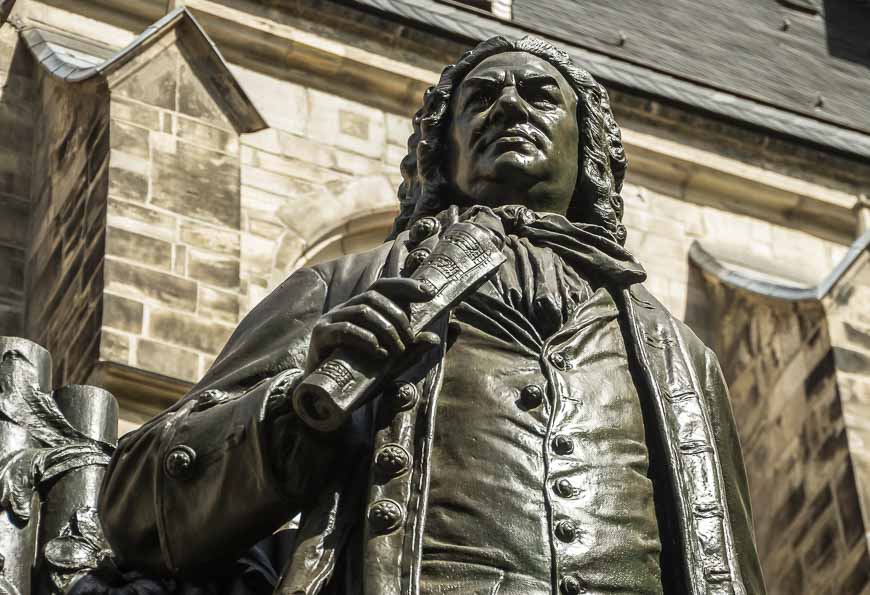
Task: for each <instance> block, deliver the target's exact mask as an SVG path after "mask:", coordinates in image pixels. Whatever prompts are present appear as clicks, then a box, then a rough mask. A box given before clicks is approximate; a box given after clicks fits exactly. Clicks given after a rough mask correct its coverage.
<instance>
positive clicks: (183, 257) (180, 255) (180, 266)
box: [172, 244, 187, 277]
mask: <svg viewBox="0 0 870 595" xmlns="http://www.w3.org/2000/svg"><path fill="white" fill-rule="evenodd" d="M172 272H173V273H175V274H176V275H181V276H182V277H185V276H187V246H185V245H183V244H175V245H174V246H173V247H172Z"/></svg>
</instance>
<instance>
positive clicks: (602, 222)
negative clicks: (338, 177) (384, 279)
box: [390, 37, 627, 244]
mask: <svg viewBox="0 0 870 595" xmlns="http://www.w3.org/2000/svg"><path fill="white" fill-rule="evenodd" d="M504 52H526V53H529V54H532V55H533V56H537V57H538V58H541V59H542V60H546V61H547V62H549V63H550V64H551V65H553V66H554V67H555V68H556V69H557V70H558V71H559V72H560V73H561V74H562V76H564V77H565V80H566V81H567V82H568V84H569V85H570V86H571V88H573V89H574V92H575V93H576V94H577V122H578V124H579V128H580V150H579V151H578V152H579V159H580V163H579V169H578V177H577V185H576V187H575V189H574V196H573V197H572V200H571V203H570V206H569V208H568V213H567V217H568V219H570V220H571V221H576V222H584V223H591V224H595V225H599V226H601V227H602V228H604V229H605V230H606V231H607V232H609V233H610V234H611V235H612V236H613V238H614V239H616V240H617V241H618V242H619V243H621V244H624V243H625V236H626V231H625V226H623V225H622V223H621V220H622V213H623V201H622V196H621V195H620V192H621V191H622V181H623V178H624V177H625V168H626V165H627V162H626V158H625V151H624V149H623V146H622V135H621V133H620V131H619V126H618V125H617V124H616V120H615V119H614V117H613V112H612V111H611V109H610V99H609V98H608V95H607V91H605V89H604V87H602V86H601V85H600V84H598V82H597V81H596V80H595V79H594V78H592V75H591V74H589V72H587V71H586V70H584V69H582V68H580V67H578V66H576V65H575V64H574V63H573V62H572V61H571V58H570V57H569V56H568V54H566V53H565V52H563V51H562V50H560V49H558V48H556V47H554V46H552V45H551V44H549V43H547V42H545V41H543V40H541V39H537V38H534V37H524V38H522V39H519V40H509V39H506V38H504V37H493V38H491V39H488V40H486V41H484V42H481V43H480V44H478V45H477V46H476V47H474V48H472V49H471V50H468V51H467V52H465V53H464V54H463V55H462V57H461V58H460V59H459V61H458V62H457V63H456V64H451V65H449V66H447V67H446V68H445V69H444V70H443V72H442V73H441V78H440V80H439V81H438V83H437V84H436V85H435V86H434V87H429V89H427V90H426V93H425V94H424V96H423V106H422V107H421V108H420V109H419V110H418V111H417V113H416V114H415V115H414V119H413V132H412V133H411V136H410V137H409V138H408V153H407V155H406V156H405V158H404V159H402V163H401V172H402V183H401V185H400V186H399V191H398V194H399V205H400V211H399V214H398V216H397V217H396V219H395V221H394V222H393V229H392V231H391V233H390V238H395V237H396V235H398V234H399V233H401V232H402V231H403V230H405V229H406V228H407V227H408V226H409V225H410V224H411V223H413V222H414V221H415V220H417V219H419V218H420V217H425V216H426V215H431V214H435V213H438V212H440V211H442V210H444V209H445V208H447V207H448V206H449V205H450V202H449V201H450V198H449V183H448V181H447V178H446V176H445V173H444V170H443V168H444V167H445V165H446V161H447V160H446V158H445V150H446V148H447V147H446V138H447V131H448V128H449V126H450V100H451V96H452V94H453V91H454V89H455V88H456V87H457V86H458V85H459V83H460V82H461V81H462V79H464V78H465V76H466V75H467V74H468V73H469V72H471V70H473V69H474V67H475V66H477V65H478V64H480V63H481V62H482V61H483V60H485V59H486V58H489V57H490V56H494V55H496V54H501V53H504Z"/></svg>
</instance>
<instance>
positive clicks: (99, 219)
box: [26, 71, 109, 383]
mask: <svg viewBox="0 0 870 595" xmlns="http://www.w3.org/2000/svg"><path fill="white" fill-rule="evenodd" d="M36 84H37V89H36V94H37V95H36V96H37V108H38V109H39V110H40V113H41V114H42V116H41V117H40V119H39V120H38V122H37V126H36V128H35V130H34V138H35V149H34V153H33V154H34V163H33V170H34V171H35V172H41V173H40V175H39V177H38V178H34V179H38V180H39V182H38V183H35V184H33V186H32V188H31V205H32V211H31V214H32V223H31V237H30V245H29V250H28V256H27V268H28V285H29V287H28V291H27V295H28V309H27V320H26V330H27V333H28V335H29V336H31V337H33V338H34V339H35V341H37V342H39V343H40V344H42V345H44V346H46V347H47V348H48V349H50V350H52V352H53V353H54V367H55V369H54V377H55V378H56V379H57V380H58V382H63V383H66V382H76V381H83V380H85V379H86V377H87V374H88V372H89V366H91V365H92V364H93V362H95V361H96V360H97V357H98V352H99V337H100V327H101V317H102V295H101V294H102V287H103V255H104V252H105V248H106V229H105V225H104V221H105V216H106V203H105V196H106V191H107V188H108V184H109V163H108V162H109V114H108V104H107V102H106V101H105V97H106V91H105V89H104V88H103V87H101V86H100V85H99V84H98V83H96V82H94V83H86V84H83V85H82V86H81V87H80V88H76V89H72V88H70V87H69V86H68V85H66V84H65V83H63V82H62V81H59V80H57V79H55V78H52V77H51V76H50V75H48V74H47V73H45V72H44V71H40V72H39V74H38V76H37V80H36Z"/></svg>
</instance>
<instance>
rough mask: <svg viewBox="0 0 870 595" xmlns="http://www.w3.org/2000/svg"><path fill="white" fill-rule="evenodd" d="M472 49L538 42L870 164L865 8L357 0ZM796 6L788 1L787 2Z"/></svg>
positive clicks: (639, 0)
mask: <svg viewBox="0 0 870 595" xmlns="http://www.w3.org/2000/svg"><path fill="white" fill-rule="evenodd" d="M354 1H355V3H356V4H358V5H362V6H366V7H368V8H370V9H375V10H377V11H379V12H381V13H382V14H385V15H391V16H393V17H399V18H401V19H403V20H406V21H412V22H415V23H417V24H420V25H422V26H425V27H428V28H433V29H437V30H440V31H441V32H443V33H446V34H449V35H451V36H454V37H459V38H463V39H467V40H468V41H469V42H474V41H478V40H482V39H486V38H488V37H491V36H493V35H505V36H508V37H519V36H522V35H525V34H534V35H537V36H540V37H543V38H546V39H549V40H551V41H553V42H554V43H556V44H557V45H559V46H561V47H563V48H565V49H566V50H567V51H568V52H569V53H570V54H572V56H573V57H574V58H575V60H577V61H578V63H579V64H582V65H583V66H585V67H586V68H588V69H589V70H590V71H591V72H592V73H593V75H595V76H596V77H597V78H599V79H600V80H602V82H604V83H606V84H610V85H616V86H620V87H623V88H626V89H630V90H635V91H639V92H641V93H644V94H648V95H651V96H655V97H660V98H663V99H667V100H671V101H674V102H677V103H680V104H684V105H688V106H690V107H693V108H696V109H700V110H702V111H706V112H709V113H712V114H716V115H719V116H724V117H726V118H729V119H732V120H736V121H740V122H744V123H746V124H750V125H752V126H755V127H759V128H762V129H767V130H770V131H772V132H775V133H779V134H782V135H786V136H790V137H793V138H799V139H802V140H806V141H809V142H812V143H814V144H817V145H821V146H824V147H828V148H831V149H834V150H837V151H839V152H843V153H847V154H852V155H858V156H863V157H870V6H867V5H860V4H859V3H858V2H848V1H847V0H825V1H824V8H823V9H822V11H821V12H820V13H819V14H812V13H811V12H808V11H802V10H795V9H792V8H788V7H786V6H784V5H783V4H780V3H779V2H777V0H669V1H667V2H665V1H662V0H620V1H619V2H614V1H612V0H596V1H584V2H578V1H577V0H513V19H512V21H504V20H501V19H497V18H495V17H493V16H492V15H488V14H486V13H484V12H483V11H475V10H471V9H468V8H467V7H463V6H462V5H461V3H459V2H456V1H454V0H354ZM792 4H793V2H792Z"/></svg>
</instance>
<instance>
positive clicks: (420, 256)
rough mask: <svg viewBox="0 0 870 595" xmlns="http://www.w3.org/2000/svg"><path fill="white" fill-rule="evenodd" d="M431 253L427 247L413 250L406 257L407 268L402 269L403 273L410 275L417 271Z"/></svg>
mask: <svg viewBox="0 0 870 595" xmlns="http://www.w3.org/2000/svg"><path fill="white" fill-rule="evenodd" d="M430 254H431V252H430V251H429V250H428V249H427V248H417V249H416V250H411V251H410V252H409V253H408V256H407V257H406V258H405V270H404V271H402V273H403V274H404V275H405V276H409V275H410V274H411V273H413V272H414V271H416V270H417V269H418V268H419V267H420V265H421V264H423V262H424V261H425V260H426V259H427V258H429V255H430Z"/></svg>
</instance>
